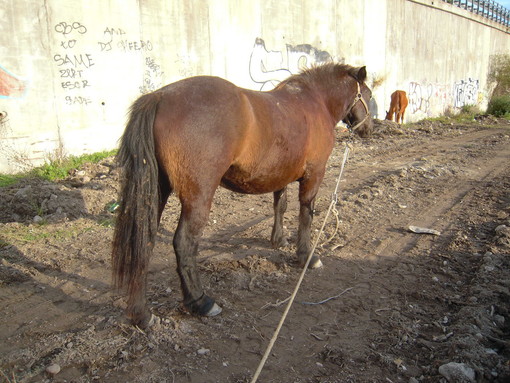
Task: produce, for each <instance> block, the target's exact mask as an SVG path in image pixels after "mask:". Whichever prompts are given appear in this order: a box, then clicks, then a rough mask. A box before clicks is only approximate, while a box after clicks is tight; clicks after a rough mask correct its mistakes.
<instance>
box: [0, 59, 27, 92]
mask: <svg viewBox="0 0 510 383" xmlns="http://www.w3.org/2000/svg"><path fill="white" fill-rule="evenodd" d="M26 90H27V83H26V81H24V80H22V79H20V78H19V77H18V76H16V75H15V74H13V73H11V72H9V71H8V70H7V69H5V68H4V67H3V66H1V65H0V98H21V97H23V96H24V95H25V93H26Z"/></svg>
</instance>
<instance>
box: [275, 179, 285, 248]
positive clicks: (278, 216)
mask: <svg viewBox="0 0 510 383" xmlns="http://www.w3.org/2000/svg"><path fill="white" fill-rule="evenodd" d="M273 196H274V203H273V208H274V225H273V231H272V233H271V245H273V248H275V249H278V248H279V247H285V246H287V245H288V244H289V243H288V242H287V239H286V238H285V236H284V233H283V215H284V214H285V211H286V210H287V187H284V188H283V189H281V190H278V191H276V192H274V193H273Z"/></svg>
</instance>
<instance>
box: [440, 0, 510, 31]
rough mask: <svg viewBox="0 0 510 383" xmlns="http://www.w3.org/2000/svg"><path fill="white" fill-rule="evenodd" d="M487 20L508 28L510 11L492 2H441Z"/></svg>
mask: <svg viewBox="0 0 510 383" xmlns="http://www.w3.org/2000/svg"><path fill="white" fill-rule="evenodd" d="M443 1H444V2H445V3H449V4H452V5H456V6H457V7H459V8H462V9H466V10H468V11H470V12H473V13H475V14H477V15H481V16H483V17H485V18H487V19H489V20H492V21H495V22H497V23H500V24H503V25H504V26H505V27H510V11H509V10H508V9H506V8H505V7H503V6H502V5H500V4H499V3H498V2H496V1H494V0H443Z"/></svg>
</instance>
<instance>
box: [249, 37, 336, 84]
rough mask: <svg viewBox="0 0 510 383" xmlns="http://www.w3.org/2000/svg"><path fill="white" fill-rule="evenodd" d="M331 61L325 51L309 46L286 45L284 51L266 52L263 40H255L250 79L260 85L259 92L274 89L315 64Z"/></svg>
mask: <svg viewBox="0 0 510 383" xmlns="http://www.w3.org/2000/svg"><path fill="white" fill-rule="evenodd" d="M329 61H332V57H331V55H330V54H329V53H328V52H326V51H321V50H318V49H317V48H314V47H313V46H311V45H309V44H300V45H295V46H294V45H289V44H287V45H286V50H285V51H284V52H282V51H268V50H267V49H266V44H265V42H264V40H263V39H261V38H257V39H256V40H255V45H254V47H253V50H252V53H251V56H250V68H249V70H250V76H251V79H252V80H253V81H254V82H256V83H258V84H261V85H260V90H269V89H272V88H274V87H275V86H276V85H277V84H278V83H280V82H281V81H282V80H284V79H286V78H287V77H289V76H290V75H292V74H297V73H299V72H300V71H301V70H302V69H304V68H307V67H310V66H311V65H312V64H315V63H324V62H329Z"/></svg>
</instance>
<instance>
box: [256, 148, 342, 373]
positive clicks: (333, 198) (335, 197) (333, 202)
mask: <svg viewBox="0 0 510 383" xmlns="http://www.w3.org/2000/svg"><path fill="white" fill-rule="evenodd" d="M348 155H349V146H346V147H345V152H344V158H343V161H342V166H341V167H340V173H339V174H338V178H337V181H336V187H335V191H334V192H333V194H332V196H331V203H330V204H329V207H328V211H327V213H326V217H325V218H324V221H323V222H322V226H321V229H320V231H319V235H317V237H316V239H315V242H314V244H313V247H312V250H311V251H310V254H308V258H307V259H306V263H305V265H304V266H303V270H302V271H301V274H300V276H299V279H298V282H297V284H296V287H295V288H294V291H293V292H292V295H291V296H290V300H289V302H288V303H287V306H286V307H285V311H284V312H283V314H282V318H281V319H280V322H279V323H278V326H277V327H276V330H275V331H274V334H273V337H272V338H271V340H270V341H269V345H268V346H267V349H266V352H265V353H264V355H263V356H262V359H261V361H260V363H259V366H258V367H257V370H256V371H255V374H254V375H253V378H252V380H251V381H250V383H255V382H256V381H257V379H258V377H259V375H260V373H261V371H262V368H264V365H265V364H266V361H267V358H268V357H269V354H270V353H271V350H272V349H273V346H274V344H275V342H276V339H277V338H278V334H279V333H280V330H281V329H282V326H283V323H284V322H285V319H286V318H287V314H288V313H289V310H290V308H291V306H292V303H294V299H295V298H296V295H297V293H298V290H299V287H300V286H301V283H302V282H303V278H304V277H305V273H306V270H307V269H308V265H309V264H310V261H311V259H312V255H313V254H314V252H315V249H316V247H317V244H318V243H319V239H320V237H321V234H322V232H323V231H324V227H325V226H326V222H327V220H328V217H329V214H330V213H331V211H332V210H333V208H334V206H335V205H336V203H337V201H338V188H339V185H340V179H341V178H342V173H343V171H344V167H345V163H346V162H347V157H348Z"/></svg>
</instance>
